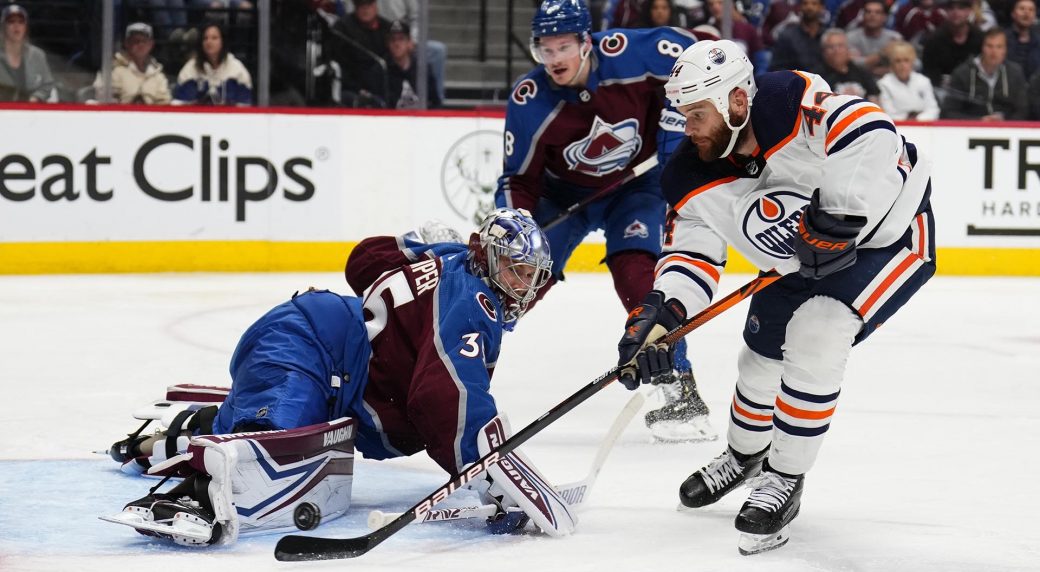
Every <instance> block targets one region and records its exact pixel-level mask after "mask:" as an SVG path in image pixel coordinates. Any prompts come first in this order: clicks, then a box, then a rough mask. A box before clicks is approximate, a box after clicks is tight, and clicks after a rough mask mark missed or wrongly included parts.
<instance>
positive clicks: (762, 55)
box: [707, 0, 769, 75]
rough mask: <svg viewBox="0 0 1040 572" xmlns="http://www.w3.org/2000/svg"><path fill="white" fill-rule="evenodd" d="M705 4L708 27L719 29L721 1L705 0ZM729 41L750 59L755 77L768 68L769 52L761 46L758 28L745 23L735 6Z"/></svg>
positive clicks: (722, 5)
mask: <svg viewBox="0 0 1040 572" xmlns="http://www.w3.org/2000/svg"><path fill="white" fill-rule="evenodd" d="M707 4H708V16H709V17H708V22H707V23H708V25H709V26H713V27H714V28H716V29H721V28H722V10H723V7H724V4H723V0H707ZM730 39H731V40H733V41H734V42H736V43H737V45H739V46H740V47H741V48H744V53H746V54H747V55H748V57H749V58H751V63H752V65H754V66H755V74H756V75H757V74H761V73H765V71H766V70H767V69H768V68H769V52H768V51H766V49H765V46H764V45H763V44H762V36H761V34H760V33H759V31H758V28H756V27H754V26H752V25H751V24H749V23H747V21H746V20H745V19H744V15H743V14H741V13H740V11H739V10H737V5H736V4H734V5H733V37H732V38H730Z"/></svg>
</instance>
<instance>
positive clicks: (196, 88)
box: [173, 22, 253, 105]
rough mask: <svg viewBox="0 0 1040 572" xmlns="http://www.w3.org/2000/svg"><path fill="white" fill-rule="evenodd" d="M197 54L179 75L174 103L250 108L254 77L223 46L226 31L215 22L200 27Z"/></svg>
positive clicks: (196, 46) (174, 91) (225, 46)
mask: <svg viewBox="0 0 1040 572" xmlns="http://www.w3.org/2000/svg"><path fill="white" fill-rule="evenodd" d="M199 30H200V32H199V39H198V43H197V44H196V45H195V54H194V55H193V56H192V57H191V59H189V60H188V61H187V63H185V64H184V67H182V68H181V72H180V73H179V74H177V87H176V88H174V90H173V99H174V100H175V103H190V104H196V105H251V104H252V103H253V78H252V76H250V75H249V70H247V69H246V66H245V65H243V64H242V62H241V61H239V59H238V58H236V57H235V55H234V54H232V53H230V52H229V51H228V49H227V45H225V44H224V30H223V29H222V28H221V27H220V25H218V24H215V23H213V22H210V23H206V24H203V25H202V26H201V27H200V28H199Z"/></svg>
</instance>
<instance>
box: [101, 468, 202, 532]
mask: <svg viewBox="0 0 1040 572" xmlns="http://www.w3.org/2000/svg"><path fill="white" fill-rule="evenodd" d="M192 481H193V479H186V480H185V482H184V483H182V484H181V485H178V486H177V487H174V489H173V490H171V491H170V492H169V493H152V494H149V495H148V496H145V497H143V498H140V499H138V500H135V501H133V502H131V503H129V504H127V505H126V506H125V507H124V508H123V512H120V513H119V514H115V515H112V516H100V517H98V518H100V519H101V520H103V521H105V522H111V523H115V524H122V525H125V526H129V527H131V528H133V529H134V530H136V531H137V532H139V533H141V534H143V535H145V536H154V537H158V538H167V539H170V540H173V541H174V542H176V543H177V544H181V545H184V546H207V545H210V544H214V543H216V542H217V541H218V540H220V536H221V527H220V525H219V524H215V522H214V521H215V518H214V516H213V510H212V508H210V507H208V506H206V504H207V503H206V501H199V500H197V499H196V498H194V497H193V496H191V495H190V494H188V491H189V490H190V489H192V488H194V487H195V483H194V482H192ZM198 484H199V486H202V488H203V489H205V484H206V483H205V482H199V483H198ZM202 498H206V497H205V495H203V496H202Z"/></svg>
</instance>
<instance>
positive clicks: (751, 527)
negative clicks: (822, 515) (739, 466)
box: [735, 462, 805, 556]
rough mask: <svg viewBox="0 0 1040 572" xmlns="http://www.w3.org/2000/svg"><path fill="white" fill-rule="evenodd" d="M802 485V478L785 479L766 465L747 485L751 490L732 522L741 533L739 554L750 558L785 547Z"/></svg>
mask: <svg viewBox="0 0 1040 572" xmlns="http://www.w3.org/2000/svg"><path fill="white" fill-rule="evenodd" d="M804 481H805V476H804V475H795V476H793V477H788V476H785V475H781V474H779V473H776V472H773V471H772V470H770V468H769V464H768V462H767V463H766V465H765V467H764V468H763V470H762V473H761V474H760V475H759V476H757V477H755V478H753V479H752V480H750V481H748V485H749V486H752V487H754V490H753V491H751V494H750V495H749V496H748V500H747V502H745V503H744V506H743V507H741V509H740V513H739V514H738V515H737V519H736V522H735V525H736V527H737V530H739V531H740V532H741V535H740V541H739V544H738V549H739V550H740V553H741V554H743V555H744V556H750V555H752V554H758V553H760V552H765V551H767V550H773V549H776V548H780V547H781V546H783V545H785V544H787V541H788V540H790V536H789V530H788V529H789V527H790V524H791V521H792V520H794V518H795V517H796V516H798V510H799V508H800V507H801V499H802V484H803V482H804Z"/></svg>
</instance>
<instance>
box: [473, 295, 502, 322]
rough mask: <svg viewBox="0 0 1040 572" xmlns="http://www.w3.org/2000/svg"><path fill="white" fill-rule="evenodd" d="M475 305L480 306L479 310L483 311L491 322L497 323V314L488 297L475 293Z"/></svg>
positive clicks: (493, 304)
mask: <svg viewBox="0 0 1040 572" xmlns="http://www.w3.org/2000/svg"><path fill="white" fill-rule="evenodd" d="M477 304H480V309H481V310H484V313H485V314H487V317H488V318H491V321H492V322H497V321H498V312H496V311H495V303H494V302H492V301H491V298H488V295H487V294H485V293H483V292H477Z"/></svg>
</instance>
